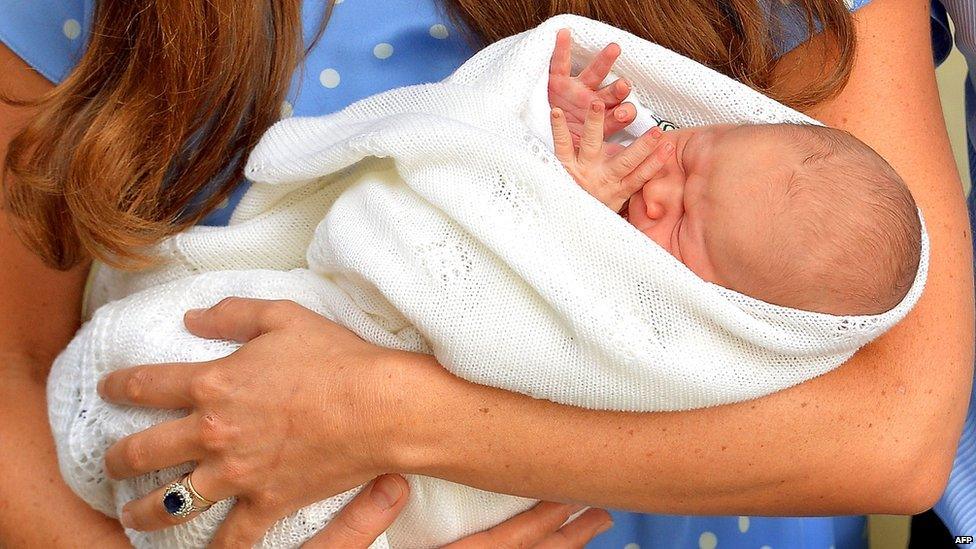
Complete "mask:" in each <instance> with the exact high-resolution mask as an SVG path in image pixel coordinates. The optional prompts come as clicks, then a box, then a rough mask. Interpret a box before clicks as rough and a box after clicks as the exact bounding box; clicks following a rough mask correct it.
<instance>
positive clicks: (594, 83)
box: [579, 43, 620, 91]
mask: <svg viewBox="0 0 976 549" xmlns="http://www.w3.org/2000/svg"><path fill="white" fill-rule="evenodd" d="M618 57H620V46H618V45H616V44H614V43H610V44H607V47H605V48H603V50H601V51H600V53H598V54H596V57H594V58H593V60H592V61H590V64H589V65H587V66H586V68H585V69H583V72H581V73H580V75H579V81H580V82H582V83H583V84H584V85H586V86H587V87H588V88H590V89H591V90H594V91H595V90H596V89H597V88H599V87H600V84H602V83H603V80H604V79H606V77H607V75H608V74H610V69H611V68H613V64H614V63H615V62H616V61H617V58H618Z"/></svg>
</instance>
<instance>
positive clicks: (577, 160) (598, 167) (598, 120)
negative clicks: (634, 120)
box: [550, 101, 674, 212]
mask: <svg viewBox="0 0 976 549" xmlns="http://www.w3.org/2000/svg"><path fill="white" fill-rule="evenodd" d="M605 110H606V108H605V107H604V105H603V103H601V102H599V101H594V102H593V103H592V104H591V105H590V107H589V109H587V113H586V117H585V120H584V123H583V136H582V139H581V140H580V146H579V152H577V150H576V148H575V147H574V146H573V136H572V133H571V132H570V129H569V125H568V124H567V121H566V114H565V113H564V112H563V111H562V109H559V108H554V109H552V112H551V117H550V118H551V120H552V137H553V143H554V144H555V151H556V158H558V159H559V161H560V162H562V163H563V166H564V167H565V168H566V171H568V172H569V174H570V175H572V176H573V179H575V180H576V183H578V184H579V186H580V187H583V189H584V190H585V191H586V192H588V193H590V194H591V195H593V197H594V198H596V199H597V200H599V201H600V202H602V203H604V204H605V205H606V206H607V207H608V208H610V209H612V210H613V211H615V212H620V210H622V209H623V207H624V206H625V205H626V204H627V201H628V200H630V197H631V196H633V194H634V193H636V192H637V191H639V190H640V189H641V188H642V187H643V186H644V183H646V182H647V181H649V180H650V179H651V177H653V176H654V174H656V173H657V172H658V171H659V170H660V169H661V168H662V167H663V166H664V163H665V162H666V161H667V159H668V157H669V156H670V155H671V154H672V153H673V152H674V145H673V144H672V143H671V142H670V141H665V142H664V143H658V140H659V139H660V138H661V135H662V132H661V130H660V129H659V128H654V129H652V130H651V131H649V132H647V133H645V134H644V135H642V136H640V137H638V138H637V140H635V141H634V142H633V143H631V144H630V145H629V146H627V148H625V149H622V150H620V152H618V153H616V154H614V155H611V154H609V153H608V152H607V146H608V144H607V143H604V142H603V128H604V112H605Z"/></svg>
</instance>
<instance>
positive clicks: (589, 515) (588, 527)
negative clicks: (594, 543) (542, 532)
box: [535, 509, 613, 549]
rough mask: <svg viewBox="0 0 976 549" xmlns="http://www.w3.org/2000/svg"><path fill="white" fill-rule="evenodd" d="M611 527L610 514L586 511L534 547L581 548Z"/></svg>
mask: <svg viewBox="0 0 976 549" xmlns="http://www.w3.org/2000/svg"><path fill="white" fill-rule="evenodd" d="M611 527H613V519H612V518H611V517H610V513H608V512H606V511H604V510H603V509H588V510H587V511H586V512H585V513H583V514H581V515H580V516H578V517H576V518H575V519H573V521H572V522H570V523H568V524H566V525H565V526H563V527H562V528H560V529H559V530H557V531H556V532H555V533H553V534H550V535H549V536H548V537H546V539H544V540H542V541H541V542H539V544H537V545H536V546H535V549H567V548H574V549H575V548H577V547H578V548H582V547H584V546H585V545H586V544H587V543H589V542H590V540H592V539H593V538H595V537H597V536H598V535H600V534H602V533H603V532H606V531H607V530H609V529H610V528H611Z"/></svg>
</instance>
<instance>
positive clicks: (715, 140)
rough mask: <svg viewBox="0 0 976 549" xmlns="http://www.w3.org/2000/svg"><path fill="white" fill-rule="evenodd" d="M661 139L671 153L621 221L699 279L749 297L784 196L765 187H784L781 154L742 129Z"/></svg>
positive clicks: (708, 129)
mask: <svg viewBox="0 0 976 549" xmlns="http://www.w3.org/2000/svg"><path fill="white" fill-rule="evenodd" d="M661 139H670V140H672V142H673V143H674V146H675V154H673V155H672V156H671V157H670V158H669V160H668V162H667V164H666V165H665V166H664V168H663V169H662V170H660V171H659V172H658V173H657V175H655V176H654V178H652V179H651V180H650V181H649V182H648V183H647V184H645V185H644V187H643V189H642V190H641V192H639V193H637V194H635V195H634V196H633V197H631V199H630V204H629V207H628V210H627V217H628V220H629V221H630V223H631V224H632V225H634V226H635V227H636V228H637V229H639V230H640V231H641V232H643V233H644V234H646V235H647V236H648V237H650V238H651V239H652V240H654V241H655V242H656V243H658V244H659V245H661V246H662V247H663V248H664V249H665V250H667V251H668V252H669V253H671V255H673V256H674V257H676V258H677V259H678V260H679V261H681V262H682V263H684V264H685V265H686V266H687V267H688V268H689V269H691V270H692V271H693V272H694V273H695V274H697V275H698V276H699V277H701V278H702V279H704V280H706V281H709V282H714V283H716V284H720V285H722V286H726V287H729V288H732V289H735V290H737V291H740V292H743V293H750V294H751V293H752V292H750V291H749V290H750V288H751V287H753V286H755V285H757V284H762V281H760V280H756V273H755V269H754V268H753V267H756V266H758V265H759V263H760V262H761V258H762V257H763V255H764V254H766V253H769V250H768V249H763V248H764V247H765V248H768V245H766V244H767V243H768V242H769V241H770V240H771V239H770V238H769V236H770V232H771V229H772V215H770V214H771V211H772V209H773V208H774V207H775V206H776V203H777V202H778V201H779V200H781V199H782V197H783V196H784V193H785V190H784V189H783V188H782V185H777V184H776V183H773V182H775V181H788V180H789V172H788V170H790V166H791V165H794V164H793V163H792V161H791V159H789V158H785V157H786V156H787V155H788V154H789V153H786V152H784V150H783V149H784V148H783V147H779V146H777V144H776V143H774V142H771V141H772V140H771V139H769V138H768V136H765V135H763V134H761V133H760V132H754V131H749V129H748V127H743V126H733V125H716V126H702V127H695V128H684V129H680V130H675V131H670V132H666V133H665V134H664V136H662V138H661ZM797 160H798V161H799V160H801V159H797ZM780 172H784V173H782V174H780ZM777 175H782V176H783V177H776V176H777Z"/></svg>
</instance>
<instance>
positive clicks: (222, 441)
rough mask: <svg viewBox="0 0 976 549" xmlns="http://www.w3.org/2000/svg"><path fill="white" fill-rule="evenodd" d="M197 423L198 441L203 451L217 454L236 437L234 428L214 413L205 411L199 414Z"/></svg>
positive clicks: (226, 447)
mask: <svg viewBox="0 0 976 549" xmlns="http://www.w3.org/2000/svg"><path fill="white" fill-rule="evenodd" d="M199 425H200V427H199V429H200V431H199V435H198V436H199V442H200V447H201V448H202V449H203V450H204V452H207V453H208V454H211V455H213V454H217V455H219V454H223V453H224V452H225V451H226V450H227V449H228V448H230V447H231V446H232V445H233V443H234V439H235V438H236V437H235V429H233V428H231V427H230V426H229V425H227V424H226V423H225V422H224V421H222V420H221V419H220V418H218V417H217V416H216V415H215V414H211V413H206V414H203V415H202V416H200V423H199Z"/></svg>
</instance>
